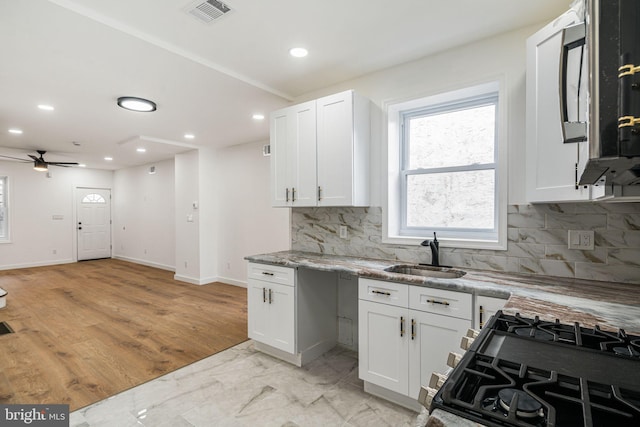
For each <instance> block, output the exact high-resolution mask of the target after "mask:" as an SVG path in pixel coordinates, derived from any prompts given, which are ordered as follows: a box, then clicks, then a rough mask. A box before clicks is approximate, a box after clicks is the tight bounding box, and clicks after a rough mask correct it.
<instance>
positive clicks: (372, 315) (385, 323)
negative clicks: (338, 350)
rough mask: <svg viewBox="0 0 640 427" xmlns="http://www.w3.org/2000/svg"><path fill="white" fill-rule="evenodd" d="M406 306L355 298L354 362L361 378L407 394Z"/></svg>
mask: <svg viewBox="0 0 640 427" xmlns="http://www.w3.org/2000/svg"><path fill="white" fill-rule="evenodd" d="M407 314H408V309H406V308H402V307H394V306H391V305H386V304H380V303H375V302H370V301H364V300H359V301H358V341H359V343H358V349H359V355H358V363H359V365H360V366H359V376H360V378H361V379H363V380H364V381H368V382H370V383H373V384H376V385H379V386H381V387H384V388H387V389H389V390H392V391H395V392H398V393H402V394H407V386H408V381H409V369H408V368H409V367H408V353H407V352H408V345H409V343H408V332H407Z"/></svg>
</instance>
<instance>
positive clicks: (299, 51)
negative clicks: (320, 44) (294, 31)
mask: <svg viewBox="0 0 640 427" xmlns="http://www.w3.org/2000/svg"><path fill="white" fill-rule="evenodd" d="M308 54H309V51H308V50H307V49H305V48H303V47H292V48H291V49H289V55H291V56H293V57H295V58H304V57H305V56H307V55H308Z"/></svg>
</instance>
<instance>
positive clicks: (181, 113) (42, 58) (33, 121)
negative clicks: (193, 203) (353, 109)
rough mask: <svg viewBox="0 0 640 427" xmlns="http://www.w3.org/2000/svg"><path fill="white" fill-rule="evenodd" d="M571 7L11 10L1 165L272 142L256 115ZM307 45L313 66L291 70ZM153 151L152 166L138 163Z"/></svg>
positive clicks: (279, 2) (342, 1)
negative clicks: (298, 50) (38, 158)
mask: <svg viewBox="0 0 640 427" xmlns="http://www.w3.org/2000/svg"><path fill="white" fill-rule="evenodd" d="M570 3H571V1H570V0H535V1H531V0H483V1H478V0H448V1H442V0H395V1H381V0H324V1H321V2H317V1H302V0H273V1H270V2H266V1H258V0H254V1H249V0H229V1H228V2H226V4H227V5H228V6H229V7H230V8H231V9H232V10H233V11H232V12H230V13H228V14H227V15H225V16H223V17H221V18H219V19H218V20H216V21H214V22H212V23H209V24H204V23H202V22H201V21H199V20H197V19H196V18H194V17H193V16H191V15H189V14H188V13H186V9H187V8H188V7H189V6H192V5H194V2H192V1H188V0H186V1H183V0H109V1H105V0H82V1H80V0H77V1H73V0H20V1H11V0H0V58H1V60H0V61H1V62H0V154H5V155H11V156H14V155H17V156H18V157H23V154H26V153H34V151H35V150H36V149H43V150H47V151H48V153H47V155H46V156H45V158H46V159H47V160H49V161H78V162H81V163H86V164H87V166H89V167H95V168H104V169H118V168H121V167H128V166H134V165H139V164H144V163H149V162H154V161H158V160H161V159H163V158H168V157H171V156H173V155H174V154H175V153H178V152H180V151H184V150H188V149H192V148H193V147H198V146H210V147H223V146H227V145H233V144H240V143H246V142H252V141H260V140H266V139H267V138H268V133H269V129H268V120H264V121H262V122H259V121H255V120H253V119H252V118H251V116H252V114H253V113H256V112H260V113H263V114H265V115H266V116H267V117H268V113H269V112H270V111H272V110H275V109H278V108H280V107H283V106H285V105H287V104H288V103H290V101H291V100H293V99H294V98H296V97H298V96H300V95H302V94H304V93H306V92H310V91H314V90H317V89H321V88H323V87H327V86H330V85H333V84H336V83H339V82H342V81H345V80H349V79H352V78H355V77H358V76H361V75H364V74H367V73H371V72H374V71H377V70H381V69H384V68H387V67H390V66H393V65H397V64H400V63H404V62H408V61H411V60H415V59H418V58H422V57H424V56H427V55H430V54H433V53H435V52H438V51H442V50H444V49H448V48H451V47H454V46H458V45H462V44H465V43H469V42H471V41H473V40H477V39H481V38H485V37H488V36H491V35H494V34H498V33H503V32H506V31H509V30H512V29H515V28H520V27H523V26H527V25H532V24H535V23H541V22H545V21H548V20H550V19H552V18H553V17H555V16H557V15H559V14H560V13H562V11H563V10H566V9H567V7H568V5H569V4H570ZM294 46H303V47H306V48H307V49H308V50H309V52H310V53H309V56H308V57H307V58H304V59H296V58H292V57H290V56H289V55H288V49H289V48H291V47H294ZM125 95H129V96H139V97H144V98H148V99H151V100H153V101H155V102H156V103H157V105H158V110H157V111H156V112H154V113H135V112H130V111H126V110H123V109H121V108H119V107H117V106H116V99H117V98H118V97H119V96H125ZM38 104H50V105H53V106H54V107H55V111H52V112H45V111H41V110H39V109H38V108H37V105H38ZM9 128H19V129H22V130H23V132H24V133H23V134H22V135H13V134H10V133H8V129H9ZM185 133H193V134H194V135H195V136H196V138H195V139H193V140H185V139H184V137H183V136H184V134H185ZM74 141H75V142H77V143H79V144H80V145H79V146H76V145H74V144H73V142H74ZM141 146H142V147H145V148H147V152H146V153H144V154H140V153H136V152H135V149H136V148H138V147H141ZM105 156H112V157H113V158H114V160H113V161H112V162H105V161H104V160H103V157H105Z"/></svg>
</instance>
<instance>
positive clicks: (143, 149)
mask: <svg viewBox="0 0 640 427" xmlns="http://www.w3.org/2000/svg"><path fill="white" fill-rule="evenodd" d="M136 151H137V152H138V153H144V152H146V151H147V149H146V148H142V147H140V148H136Z"/></svg>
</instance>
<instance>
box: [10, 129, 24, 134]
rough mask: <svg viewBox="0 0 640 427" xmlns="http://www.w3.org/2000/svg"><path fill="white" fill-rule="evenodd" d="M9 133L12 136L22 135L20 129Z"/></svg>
mask: <svg viewBox="0 0 640 427" xmlns="http://www.w3.org/2000/svg"><path fill="white" fill-rule="evenodd" d="M9 133H12V134H14V135H22V130H21V129H9Z"/></svg>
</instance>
